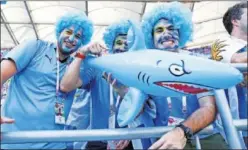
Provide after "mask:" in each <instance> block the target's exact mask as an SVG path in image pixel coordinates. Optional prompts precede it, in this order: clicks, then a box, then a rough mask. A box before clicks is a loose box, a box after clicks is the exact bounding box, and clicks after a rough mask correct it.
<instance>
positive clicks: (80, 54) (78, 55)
mask: <svg viewBox="0 0 248 150" xmlns="http://www.w3.org/2000/svg"><path fill="white" fill-rule="evenodd" d="M75 57H78V58H81V59H85V57H86V56H85V55H84V54H83V53H80V52H77V53H76V55H75Z"/></svg>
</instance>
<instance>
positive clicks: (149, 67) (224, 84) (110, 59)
mask: <svg viewBox="0 0 248 150" xmlns="http://www.w3.org/2000/svg"><path fill="white" fill-rule="evenodd" d="M131 27H132V29H131V30H132V31H130V33H129V35H128V41H129V43H131V45H132V46H131V47H130V51H129V52H127V53H121V54H115V55H105V56H102V57H99V58H93V59H87V61H85V63H86V64H88V65H89V66H91V67H94V68H97V69H100V70H102V71H106V72H109V73H111V74H112V76H113V77H114V78H116V79H117V80H118V81H120V82H121V83H123V84H124V85H126V86H129V87H134V88H137V89H140V90H141V91H143V92H145V93H147V94H151V95H156V96H170V97H177V96H184V95H192V94H193V95H194V94H199V93H203V92H207V91H212V90H217V89H227V88H229V87H231V86H234V85H236V84H238V83H240V82H241V81H242V80H243V75H242V74H241V73H240V71H239V70H237V69H236V68H234V67H232V66H230V65H228V64H224V63H220V62H216V61H213V60H208V59H205V58H200V57H196V56H191V55H188V54H181V53H180V54H179V53H174V52H168V51H161V50H156V49H145V44H144V39H143V35H142V32H141V30H140V28H139V27H138V25H135V24H134V23H133V22H131ZM130 35H131V37H130ZM132 41H133V42H132ZM134 50H136V51H134Z"/></svg>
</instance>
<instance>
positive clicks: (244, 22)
mask: <svg viewBox="0 0 248 150" xmlns="http://www.w3.org/2000/svg"><path fill="white" fill-rule="evenodd" d="M242 10H243V14H242V16H241V19H240V29H241V31H243V32H244V34H245V35H247V8H243V9H242Z"/></svg>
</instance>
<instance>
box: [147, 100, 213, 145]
mask: <svg viewBox="0 0 248 150" xmlns="http://www.w3.org/2000/svg"><path fill="white" fill-rule="evenodd" d="M199 104H200V108H199V109H197V110H196V111H195V112H193V113H192V114H191V116H190V117H189V118H188V119H187V120H186V121H185V122H183V124H184V125H185V126H186V127H189V128H190V129H191V130H192V131H193V133H196V132H198V131H199V130H201V129H203V128H205V127H207V126H208V125H209V124H210V123H211V122H212V121H214V119H215V115H216V106H215V98H214V97H213V96H205V97H202V98H200V99H199ZM186 141H187V139H186V137H185V135H184V131H183V130H182V129H181V128H179V127H177V128H174V129H173V130H171V131H170V132H168V133H166V134H165V135H163V136H162V137H161V138H160V139H159V140H158V141H157V142H155V143H154V144H153V145H152V146H151V147H150V148H149V149H183V148H184V147H185V145H186Z"/></svg>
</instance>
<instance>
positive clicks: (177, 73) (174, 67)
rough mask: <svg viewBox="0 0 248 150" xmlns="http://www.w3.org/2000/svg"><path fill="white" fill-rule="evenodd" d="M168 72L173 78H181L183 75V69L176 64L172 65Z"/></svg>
mask: <svg viewBox="0 0 248 150" xmlns="http://www.w3.org/2000/svg"><path fill="white" fill-rule="evenodd" d="M169 71H170V72H171V73H172V74H173V75H175V76H181V75H183V74H184V71H183V67H182V66H179V65H176V64H172V65H171V66H170V68H169Z"/></svg>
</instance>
